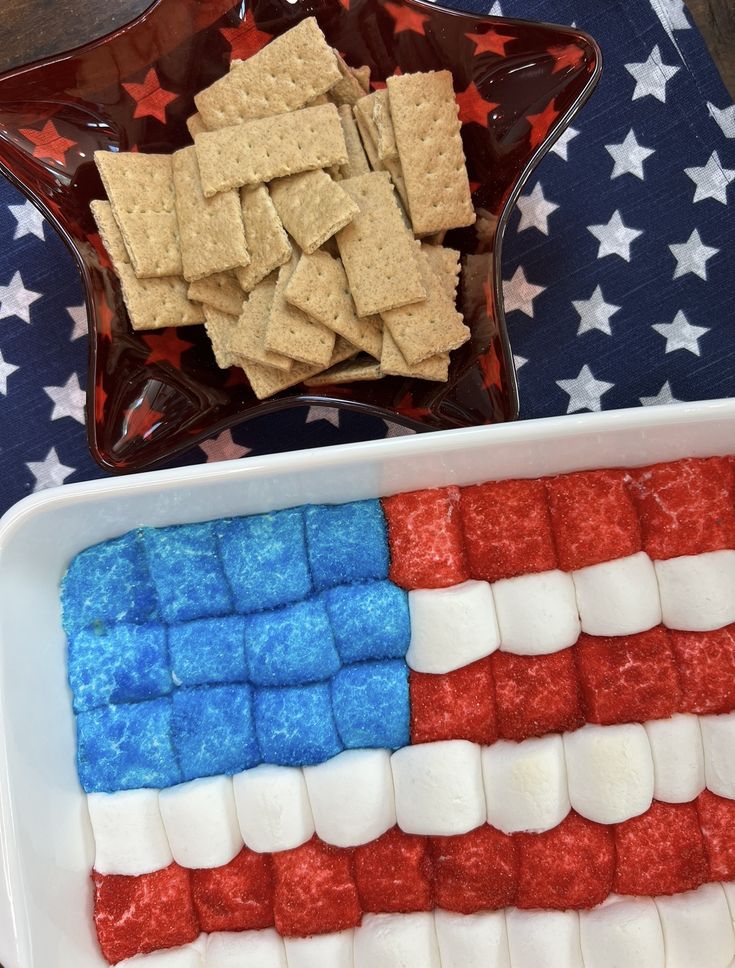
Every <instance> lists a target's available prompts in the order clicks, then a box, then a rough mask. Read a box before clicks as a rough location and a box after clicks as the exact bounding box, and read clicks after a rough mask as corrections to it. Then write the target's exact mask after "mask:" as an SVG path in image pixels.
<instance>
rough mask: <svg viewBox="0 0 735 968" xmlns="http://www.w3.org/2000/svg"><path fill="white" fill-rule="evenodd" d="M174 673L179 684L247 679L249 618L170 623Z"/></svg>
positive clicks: (224, 616) (205, 619) (172, 669)
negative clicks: (246, 659) (246, 621)
mask: <svg viewBox="0 0 735 968" xmlns="http://www.w3.org/2000/svg"><path fill="white" fill-rule="evenodd" d="M168 649H169V654H170V656H171V672H172V674H173V678H174V682H175V683H176V685H178V686H204V685H208V684H214V683H219V682H243V681H245V680H246V679H247V677H248V673H247V665H246V663H245V619H244V618H243V617H242V616H241V615H223V616H221V617H220V618H200V619H195V620H194V621H192V622H180V623H179V624H177V625H171V626H169V630H168Z"/></svg>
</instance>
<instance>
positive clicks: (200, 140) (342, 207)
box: [92, 17, 475, 399]
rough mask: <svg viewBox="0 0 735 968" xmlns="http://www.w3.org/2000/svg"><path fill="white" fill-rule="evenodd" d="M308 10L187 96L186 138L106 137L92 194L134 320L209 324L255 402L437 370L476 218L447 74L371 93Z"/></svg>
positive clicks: (455, 330)
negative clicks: (162, 141) (112, 143)
mask: <svg viewBox="0 0 735 968" xmlns="http://www.w3.org/2000/svg"><path fill="white" fill-rule="evenodd" d="M369 76H370V71H369V69H368V68H365V67H361V68H352V67H349V66H348V65H347V64H346V63H345V62H344V60H343V59H342V58H341V57H340V55H339V54H338V53H337V52H336V51H335V50H333V49H332V48H331V47H330V46H329V45H328V44H327V41H326V39H325V37H324V35H323V33H322V32H321V30H320V29H319V26H318V24H317V22H316V20H315V19H314V18H313V17H311V18H309V19H306V20H303V21H301V22H300V23H299V24H298V25H297V26H296V27H294V28H293V29H292V30H289V31H288V32H287V33H285V34H283V35H282V36H280V37H277V38H276V39H274V40H273V41H272V42H271V43H270V44H268V45H267V46H266V47H264V48H263V49H262V50H261V51H259V52H258V53H257V54H255V55H254V56H253V57H251V58H250V59H249V60H246V61H238V60H236V61H233V63H232V65H231V68H230V71H229V73H228V74H226V75H225V76H224V77H221V78H220V79H219V80H217V81H215V83H214V84H212V85H211V86H210V87H208V88H206V89H205V90H203V91H201V92H200V93H199V94H198V95H197V96H196V98H195V102H196V106H197V109H198V111H197V114H195V115H194V116H193V117H191V118H190V119H189V121H188V126H189V130H190V132H191V134H192V137H193V139H194V145H193V146H191V147H188V148H182V149H181V150H180V151H176V152H174V154H172V155H144V154H139V153H123V152H117V153H116V152H108V151H98V152H96V153H95V161H96V163H97V167H98V169H99V172H100V175H101V177H102V181H103V184H104V187H105V190H106V192H107V198H108V201H95V202H92V212H93V215H94V217H95V220H96V222H97V225H98V228H99V231H100V236H101V238H102V240H103V243H104V245H105V247H106V248H107V251H108V253H109V255H110V259H111V261H112V264H113V268H114V269H115V272H116V273H117V275H118V276H119V278H120V284H121V289H122V293H123V298H124V300H125V303H126V306H127V308H128V313H129V316H130V320H131V324H132V326H133V329H137V330H143V329H157V328H160V327H163V326H179V325H180V326H187V325H191V324H192V323H200V322H203V323H204V325H205V326H206V329H207V333H208V334H209V337H210V339H211V342H212V347H213V350H214V354H215V357H216V360H217V363H218V365H219V366H221V367H223V368H226V367H230V366H241V367H242V368H243V369H244V370H245V373H246V375H247V377H248V380H249V381H250V384H251V386H252V388H253V391H254V392H255V394H256V396H257V397H258V398H260V399H263V398H265V397H269V396H272V395H273V394H275V393H278V392H279V391H281V390H284V389H286V388H287V387H290V386H293V385H295V384H297V383H301V382H305V383H307V384H308V385H311V386H316V385H320V384H332V383H337V382H348V381H355V380H373V379H380V378H381V377H382V376H384V375H398V376H408V377H417V378H420V379H426V380H438V381H445V380H446V379H447V377H448V370H449V354H450V352H451V351H452V350H454V349H456V348H457V347H459V346H461V345H462V344H463V343H464V342H466V341H467V340H468V339H469V336H470V332H469V330H468V328H467V327H466V326H465V325H464V322H463V319H462V316H461V315H460V313H459V312H457V309H456V297H455V294H456V288H457V284H458V279H459V253H458V252H456V251H454V250H453V249H449V248H446V247H444V246H442V245H441V244H440V242H441V240H442V239H443V237H444V233H445V232H446V230H448V229H451V228H457V227H461V226H466V225H471V224H472V223H473V222H474V221H475V212H474V209H473V207H472V202H471V198H470V186H469V180H468V177H467V169H466V164H465V157H464V151H463V148H462V141H461V138H460V124H459V120H458V108H457V103H456V100H455V97H454V89H453V85H452V77H451V74H450V73H449V72H448V71H439V72H430V73H419V74H404V75H401V76H396V77H389V78H388V81H387V88H386V89H385V90H378V91H375V92H374V93H372V94H369V93H367V92H368V91H369V89H370V79H369Z"/></svg>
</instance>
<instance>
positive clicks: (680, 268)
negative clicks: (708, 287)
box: [669, 229, 720, 280]
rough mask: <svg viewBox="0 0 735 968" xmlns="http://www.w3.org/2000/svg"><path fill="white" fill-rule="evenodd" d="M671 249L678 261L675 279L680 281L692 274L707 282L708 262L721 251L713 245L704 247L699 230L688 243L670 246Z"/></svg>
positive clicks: (693, 233) (694, 232)
mask: <svg viewBox="0 0 735 968" xmlns="http://www.w3.org/2000/svg"><path fill="white" fill-rule="evenodd" d="M669 248H670V249H671V254H672V255H673V257H674V258H675V259H676V269H674V279H679V278H680V277H681V276H685V275H686V274H687V273H688V272H691V273H693V274H694V275H695V276H699V278H700V279H705V280H706V278H707V261H708V260H709V259H711V258H712V256H713V255H717V253H718V252H719V251H720V250H719V249H715V248H713V247H712V246H711V245H704V244H703V243H702V240H701V238H700V237H699V232H698V230H697V229H695V230H694V231H693V232H692V234H691V235H690V236H689V238H688V239H687V241H686V242H682V243H680V244H678V245H670V246H669Z"/></svg>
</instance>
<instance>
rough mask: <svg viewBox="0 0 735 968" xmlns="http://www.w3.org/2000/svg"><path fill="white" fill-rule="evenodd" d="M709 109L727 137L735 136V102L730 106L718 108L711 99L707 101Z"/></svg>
mask: <svg viewBox="0 0 735 968" xmlns="http://www.w3.org/2000/svg"><path fill="white" fill-rule="evenodd" d="M707 109H708V111H709V113H710V114H711V115H712V117H713V118H714V120H715V121H716V122H717V123H718V124H719V126H720V130H721V131H722V133H723V134H724V135H725V137H726V138H735V104H731V105H730V107H729V108H717V107H715V105H714V104H712V102H711V101H707Z"/></svg>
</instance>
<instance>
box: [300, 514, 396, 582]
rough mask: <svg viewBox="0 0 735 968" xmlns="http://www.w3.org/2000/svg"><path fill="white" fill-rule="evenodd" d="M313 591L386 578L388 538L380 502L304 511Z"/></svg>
mask: <svg viewBox="0 0 735 968" xmlns="http://www.w3.org/2000/svg"><path fill="white" fill-rule="evenodd" d="M304 520H305V522H306V547H307V549H308V552H309V566H310V568H311V576H312V580H313V582H314V587H315V588H317V589H322V588H331V587H332V586H333V585H344V584H346V583H347V582H352V581H372V580H376V579H381V578H387V577H388V564H389V561H388V537H387V533H386V527H385V518H384V516H383V509H382V508H381V506H380V501H354V502H353V503H352V504H314V505H311V506H310V507H307V508H305V509H304Z"/></svg>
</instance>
